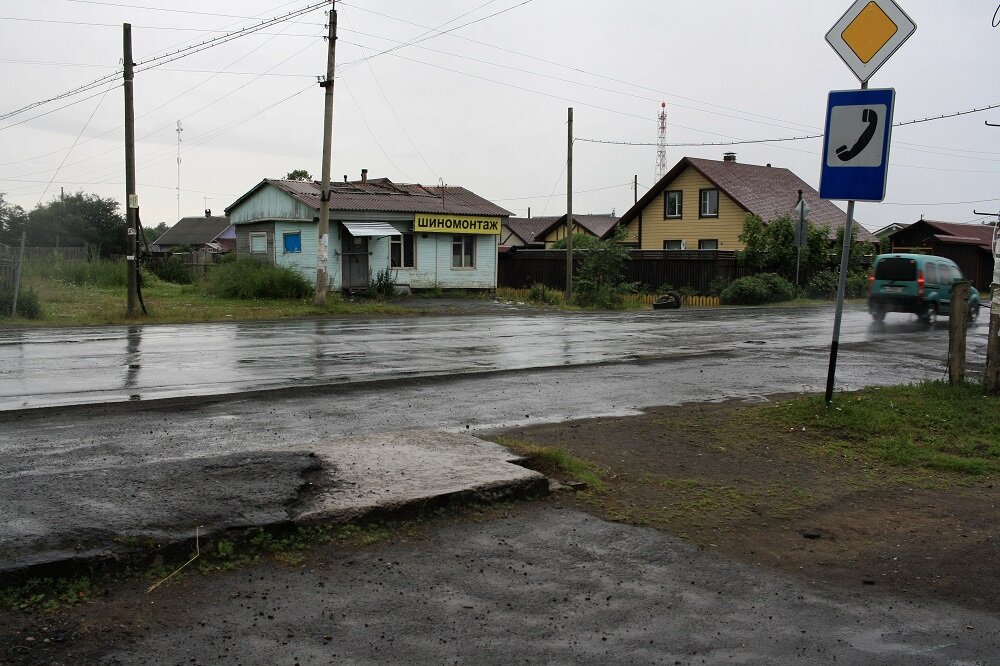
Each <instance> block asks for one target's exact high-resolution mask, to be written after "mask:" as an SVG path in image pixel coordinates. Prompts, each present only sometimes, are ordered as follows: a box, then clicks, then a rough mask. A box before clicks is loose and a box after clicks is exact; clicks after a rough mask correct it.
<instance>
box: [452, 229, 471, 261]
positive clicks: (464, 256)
mask: <svg viewBox="0 0 1000 666" xmlns="http://www.w3.org/2000/svg"><path fill="white" fill-rule="evenodd" d="M451 267H452V268H475V267H476V237H475V236H474V235H472V234H467V235H463V236H453V237H452V241H451Z"/></svg>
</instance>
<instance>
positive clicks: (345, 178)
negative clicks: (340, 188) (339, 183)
mask: <svg viewBox="0 0 1000 666" xmlns="http://www.w3.org/2000/svg"><path fill="white" fill-rule="evenodd" d="M344 182H345V183H346V182H347V174H346V173H345V174H344Z"/></svg>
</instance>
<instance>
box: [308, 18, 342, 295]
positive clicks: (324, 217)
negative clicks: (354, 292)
mask: <svg viewBox="0 0 1000 666" xmlns="http://www.w3.org/2000/svg"><path fill="white" fill-rule="evenodd" d="M333 7H334V2H333V0H331V2H330V26H329V27H330V33H329V36H328V37H327V43H328V45H329V48H328V50H327V54H326V77H325V78H324V79H323V80H322V81H320V84H319V85H320V86H321V87H322V88H323V90H324V91H325V102H324V108H323V176H322V181H321V187H322V189H321V191H320V197H319V225H318V228H317V230H316V233H317V236H318V239H317V240H318V241H319V242H318V244H317V246H316V296H315V298H314V299H313V303H314V304H315V305H321V306H322V305H326V291H327V289H328V288H329V286H330V282H329V277H328V276H327V267H328V264H329V262H330V152H331V147H332V144H333V70H334V67H335V65H336V53H337V10H336V9H334V8H333Z"/></svg>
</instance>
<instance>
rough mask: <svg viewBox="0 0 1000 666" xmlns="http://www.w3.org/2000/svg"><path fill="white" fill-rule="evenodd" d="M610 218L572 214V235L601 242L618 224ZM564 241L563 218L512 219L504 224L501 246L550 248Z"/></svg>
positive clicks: (614, 218)
mask: <svg viewBox="0 0 1000 666" xmlns="http://www.w3.org/2000/svg"><path fill="white" fill-rule="evenodd" d="M618 219H619V218H617V217H615V216H614V215H590V214H587V215H583V214H577V213H574V214H573V233H574V234H586V235H588V236H594V237H596V238H602V237H604V236H605V234H607V233H608V232H609V230H611V229H612V228H614V226H615V224H616V223H617V222H618ZM565 237H566V216H565V215H554V216H548V217H529V218H525V217H512V218H510V220H508V221H507V225H506V227H505V228H504V235H503V236H502V237H501V243H500V244H501V245H503V246H507V247H518V246H524V247H531V248H537V249H547V248H551V247H552V246H553V245H554V244H556V243H558V242H559V241H560V240H562V239H564V238H565Z"/></svg>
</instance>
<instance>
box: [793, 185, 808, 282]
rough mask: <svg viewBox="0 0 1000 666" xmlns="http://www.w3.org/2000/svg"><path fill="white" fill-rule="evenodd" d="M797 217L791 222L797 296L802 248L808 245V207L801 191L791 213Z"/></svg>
mask: <svg viewBox="0 0 1000 666" xmlns="http://www.w3.org/2000/svg"><path fill="white" fill-rule="evenodd" d="M793 212H794V213H795V214H796V215H797V216H798V220H797V221H795V222H793V223H792V224H794V225H795V227H794V229H795V291H796V295H798V290H799V266H800V265H801V263H802V246H803V245H807V244H808V243H809V227H808V225H806V216H807V215H809V206H807V205H806V200H805V199H803V198H802V190H799V202H798V203H797V204H795V210H794V211H793Z"/></svg>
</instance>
